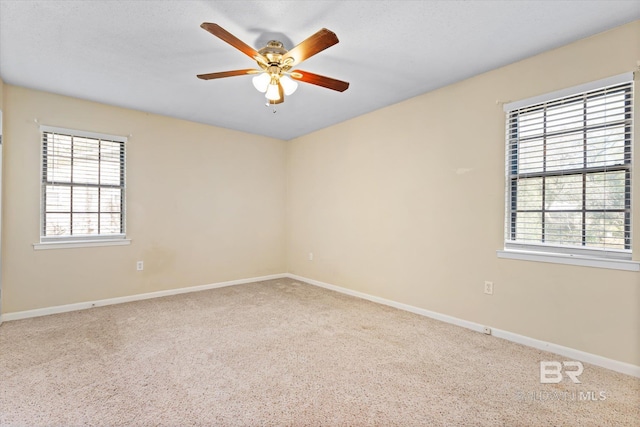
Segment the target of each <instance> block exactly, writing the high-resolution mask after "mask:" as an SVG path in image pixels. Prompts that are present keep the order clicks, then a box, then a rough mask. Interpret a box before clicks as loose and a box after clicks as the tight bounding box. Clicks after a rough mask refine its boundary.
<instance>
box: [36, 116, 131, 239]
mask: <svg viewBox="0 0 640 427" xmlns="http://www.w3.org/2000/svg"><path fill="white" fill-rule="evenodd" d="M41 131H42V212H41V221H42V225H41V232H40V235H41V238H40V241H41V242H42V243H46V242H64V241H81V240H83V241H87V240H100V239H124V238H125V209H124V203H125V142H126V138H123V137H117V136H109V135H100V134H94V133H89V132H81V131H73V130H68V129H58V128H51V127H46V126H42V127H41Z"/></svg>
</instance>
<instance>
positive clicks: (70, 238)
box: [33, 125, 130, 250]
mask: <svg viewBox="0 0 640 427" xmlns="http://www.w3.org/2000/svg"><path fill="white" fill-rule="evenodd" d="M46 134H57V135H66V136H70V137H72V138H75V137H78V138H88V139H93V140H98V141H109V142H117V143H120V144H122V145H121V151H120V161H119V175H120V184H118V185H116V184H104V185H102V184H100V183H98V184H86V183H84V184H79V183H74V182H73V180H71V182H69V183H64V184H62V185H63V186H68V187H70V188H71V191H73V188H74V186H80V187H87V188H89V187H91V188H98V189H100V188H117V189H119V190H120V233H112V234H95V235H82V234H80V235H73V234H65V235H60V236H51V235H49V236H47V235H46V234H45V233H46V230H45V227H46V186H47V185H50V184H52V183H51V182H50V181H48V180H47V176H46V167H47V166H46V161H47V157H46V156H47V154H46V150H45V138H46V136H45V135H46ZM127 141H128V138H127V137H124V136H117V135H109V134H103V133H96V132H88V131H82V130H76V129H67V128H60V127H53V126H45V125H41V126H40V153H41V158H40V167H39V174H40V232H39V234H40V241H39V243H34V245H33V246H34V249H36V250H38V249H60V248H73V247H92V246H113V245H127V244H129V243H130V239H128V238H127V236H126V193H127V191H126V189H127V184H126V151H127V150H126V145H127ZM99 162H100V160H99ZM70 209H71V211H70V214H71V215H72V216H73V212H74V211H73V206H70ZM98 209H100V208H98ZM98 214H99V213H98Z"/></svg>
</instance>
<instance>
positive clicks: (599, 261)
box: [496, 72, 640, 271]
mask: <svg viewBox="0 0 640 427" xmlns="http://www.w3.org/2000/svg"><path fill="white" fill-rule="evenodd" d="M634 77H635V76H634V73H633V72H629V73H623V74H619V75H616V76H612V77H608V78H605V79H601V80H597V81H593V82H589V83H586V84H582V85H578V86H574V87H570V88H566V89H562V90H558V91H554V92H550V93H547V94H543V95H539V96H535V97H531V98H527V99H522V100H519V101H515V102H509V103H505V104H504V105H503V109H504V112H505V114H507V116H506V119H505V120H507V123H508V121H509V113H510V112H511V111H513V110H517V109H520V108H522V107H526V106H529V105H535V104H540V103H545V102H549V101H552V100H554V99H558V98H569V97H571V96H573V95H576V94H580V93H584V92H590V91H594V90H598V89H600V88H604V87H608V86H613V85H619V84H624V83H629V82H630V81H631V82H634ZM633 87H634V86H632V97H633V92H634V89H633ZM634 107H635V106H634ZM634 114H635V113H634ZM632 133H633V132H632ZM631 138H632V141H631V147H632V148H633V135H632V136H631ZM506 139H507V143H506V146H505V147H506V150H507V151H506V152H505V161H506V165H505V166H506V171H507V175H506V176H505V200H504V206H505V218H504V219H505V221H504V225H503V233H504V249H503V250H498V251H496V253H497V256H498V258H505V259H517V260H526V261H538V262H549V263H557V264H569V265H579V266H588V267H599V268H609V269H616V270H626V271H640V262H638V261H633V260H632V256H633V254H632V248H629V249H627V250H614V249H598V248H588V247H570V246H567V247H564V246H557V245H552V244H544V243H535V242H529V243H525V242H522V243H520V242H515V241H511V240H506V237H507V232H508V227H509V226H510V221H509V215H510V206H509V204H510V202H511V197H510V191H511V178H510V169H509V168H510V164H511V162H512V159H511V158H510V157H509V154H508V153H509V152H508V150H509V146H510V143H509V139H510V138H509V135H506ZM632 158H633V153H632ZM630 167H631V168H632V167H633V164H632V165H631V166H630ZM625 171H626V172H627V174H628V172H629V171H630V168H626V169H625ZM631 197H633V195H631ZM632 215H633V212H632V211H631V212H630V213H629V223H630V226H631V219H630V218H631V216H632Z"/></svg>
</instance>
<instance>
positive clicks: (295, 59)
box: [282, 28, 338, 67]
mask: <svg viewBox="0 0 640 427" xmlns="http://www.w3.org/2000/svg"><path fill="white" fill-rule="evenodd" d="M336 43H338V37H337V36H336V34H335V33H334V32H333V31H330V30H327V29H326V28H323V29H321V30H320V31H318V32H317V33H315V34H314V35H312V36H311V37H309V38H307V39H306V40H304V41H302V42H301V43H300V44H298V45H297V46H296V47H294V48H293V49H291V50H290V51H288V52H287V53H285V54H284V57H283V58H282V59H283V61H284V62H285V63H286V61H287V59H288V58H291V59H290V61H292V62H291V66H292V67H293V66H294V65H296V64H299V63H301V62H302V61H304V60H305V59H308V58H311V57H312V56H313V55H315V54H316V53H318V52H322V51H323V50H325V49H326V48H328V47H331V46H333V45H334V44H336Z"/></svg>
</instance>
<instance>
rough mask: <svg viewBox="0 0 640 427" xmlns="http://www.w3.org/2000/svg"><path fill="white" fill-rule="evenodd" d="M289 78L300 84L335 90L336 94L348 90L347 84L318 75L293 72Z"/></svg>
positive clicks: (300, 71)
mask: <svg viewBox="0 0 640 427" xmlns="http://www.w3.org/2000/svg"><path fill="white" fill-rule="evenodd" d="M291 78H292V79H296V80H300V81H301V82H305V83H311V84H312V85H317V86H322V87H326V88H327V89H333V90H337V91H338V92H344V91H345V90H347V89H349V83H348V82H343V81H342V80H337V79H332V78H331V77H325V76H321V75H320V74H314V73H310V72H308V71H302V70H295V71H294V72H292V73H291Z"/></svg>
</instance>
